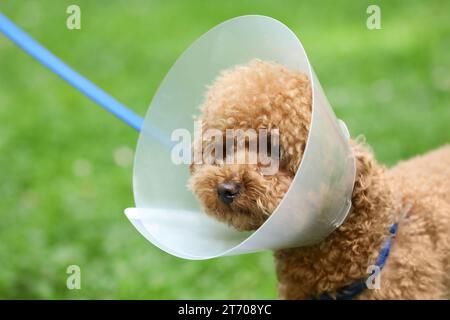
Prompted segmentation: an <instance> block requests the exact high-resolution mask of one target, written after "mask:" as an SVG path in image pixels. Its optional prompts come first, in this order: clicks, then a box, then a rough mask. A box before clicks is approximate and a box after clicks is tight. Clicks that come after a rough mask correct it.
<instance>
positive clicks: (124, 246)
mask: <svg viewBox="0 0 450 320" xmlns="http://www.w3.org/2000/svg"><path fill="white" fill-rule="evenodd" d="M70 4H77V5H79V6H80V8H81V30H68V29H67V28H66V19H67V17H68V15H67V14H66V8H67V6H68V5H70ZM369 4H377V5H379V6H380V8H381V25H382V29H381V30H368V29H367V27H366V19H367V17H368V14H367V13H366V8H367V6H368V5H369ZM0 11H2V12H3V13H4V14H6V15H7V16H8V17H9V18H10V19H12V20H13V21H14V22H16V23H17V24H18V25H19V26H21V27H23V28H24V29H25V30H26V31H27V32H29V33H30V34H31V35H32V36H33V37H35V38H36V39H37V40H39V41H40V42H42V43H43V44H44V45H45V46H46V47H47V48H48V49H50V50H51V51H52V52H54V53H55V54H56V55H58V56H59V57H61V58H62V59H63V60H64V61H65V62H67V63H68V64H69V65H71V66H72V67H74V68H75V69H76V70H78V71H79V72H80V73H81V74H83V75H85V76H87V77H88V78H89V79H91V80H92V81H94V82H95V83H96V84H98V85H99V86H100V87H102V88H104V89H105V90H106V91H107V92H109V93H111V94H112V95H113V96H115V97H116V98H118V99H119V100H120V101H122V102H123V103H125V104H126V105H128V106H130V107H132V108H133V109H134V110H136V111H137V112H138V113H140V114H142V115H143V114H144V113H145V111H146V108H147V106H148V105H149V103H150V101H151V98H152V95H153V93H154V92H155V90H156V88H157V86H158V84H159V83H160V81H161V80H162V78H163V76H164V75H165V73H166V72H167V71H168V69H169V68H170V66H171V65H172V63H173V62H174V61H175V59H176V58H177V57H178V55H180V54H181V53H182V51H183V50H184V49H185V48H186V47H187V46H188V45H189V44H190V43H191V42H192V41H194V40H195V39H196V38H197V37H198V36H200V35H201V34H202V33H204V32H206V31H207V30H208V29H210V28H211V27H213V26H214V25H216V24H218V23H220V22H222V21H224V20H226V19H228V18H231V17H234V16H238V15H244V14H263V15H269V16H272V17H275V18H277V19H279V20H281V21H282V22H284V23H285V24H287V25H288V26H289V27H290V28H292V29H293V30H294V31H295V32H296V33H297V35H298V36H299V37H300V38H301V39H302V42H303V44H304V46H305V48H306V50H307V52H308V54H309V56H310V59H311V61H312V64H313V65H314V67H315V70H316V73H317V74H318V77H319V79H320V80H321V83H322V86H323V87H324V90H325V92H326V93H327V95H328V98H329V100H330V102H331V104H332V105H333V107H334V108H335V111H336V113H337V114H338V116H340V117H341V118H343V119H345V121H346V122H347V124H348V125H349V128H350V131H351V133H352V135H357V134H364V135H365V136H366V137H367V141H368V142H369V143H370V144H371V145H372V146H373V148H374V150H375V152H376V154H377V156H378V158H379V160H380V161H382V162H384V163H386V164H389V165H391V164H394V163H396V162H397V161H399V160H401V159H405V158H408V157H410V156H413V155H415V154H419V153H423V152H425V151H427V150H430V149H433V148H435V147H437V146H439V145H441V144H444V143H448V142H450V129H449V127H450V126H449V123H450V107H449V106H450V92H449V90H450V53H449V52H450V51H449V50H450V20H449V18H448V13H449V12H450V2H449V1H353V3H352V4H350V2H349V1H320V3H319V2H318V1H299V0H296V1H264V0H255V1H249V0H246V1H234V0H233V1H137V0H127V1H106V0H97V1H92V0H89V1H88V0H86V1H75V0H71V1H66V0H62V1H61V0H58V1H56V0H52V1H50V0H39V1H36V0H23V1H14V0H10V1H8V0H0ZM136 139H137V133H136V132H135V131H134V130H132V129H130V128H129V127H127V126H126V125H124V124H122V123H121V122H120V121H118V120H117V119H115V118H114V117H112V116H111V115H109V114H108V113H106V112H105V111H103V110H102V109H100V108H99V107H98V106H96V105H95V104H93V103H92V102H90V101H89V100H88V99H87V98H85V97H84V96H82V95H81V94H80V93H78V92H77V91H76V90H75V89H73V88H72V87H70V86H69V85H67V84H66V83H65V82H63V81H62V80H60V79H59V78H58V77H57V76H55V75H54V74H52V73H51V72H49V71H48V70H47V69H45V68H43V67H42V66H41V65H40V64H38V63H37V62H36V61H34V60H33V59H32V58H30V57H29V56H27V55H26V54H25V53H23V52H22V51H20V50H19V49H18V48H17V47H16V46H14V45H13V44H12V43H11V42H10V41H8V40H7V39H6V38H5V37H4V36H3V35H0V214H1V216H0V298H51V299H55V298H73V299H79V298H101V299H103V298H126V299H133V298H136V299H144V298H145V299H170V298H188V299H189V298H192V299H194V298H199V299H202V298H204V299H206V298H213V299H215V298H235V299H241V298H254V299H260V298H261V299H262V298H275V297H276V296H277V294H276V277H275V274H274V267H273V258H272V254H271V253H268V252H267V253H260V254H252V255H243V256H238V257H227V258H221V259H215V260H211V261H185V260H181V259H178V258H175V257H172V256H169V255H168V254H166V253H163V252H161V251H160V250H159V249H157V248H155V247H153V246H151V245H150V244H149V243H147V241H145V240H144V238H142V237H141V236H140V235H139V234H138V233H137V232H136V230H135V229H134V228H133V227H132V226H131V224H130V223H129V222H128V221H127V219H126V218H125V216H124V215H123V209H124V208H126V207H129V206H133V197H132V187H131V176H132V152H133V149H134V147H135V143H136ZM71 264H76V265H79V266H80V268H81V279H82V280H81V286H82V288H81V290H68V289H67V288H66V278H67V274H66V268H67V267H68V266H69V265H71Z"/></svg>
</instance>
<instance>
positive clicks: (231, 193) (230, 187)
mask: <svg viewBox="0 0 450 320" xmlns="http://www.w3.org/2000/svg"><path fill="white" fill-rule="evenodd" d="M240 189H241V186H240V185H239V183H236V182H229V181H227V182H222V183H219V185H218V186H217V194H218V195H219V198H220V200H221V201H222V202H223V203H225V204H230V203H232V202H233V199H234V198H235V197H236V196H237V195H238V193H239V190H240Z"/></svg>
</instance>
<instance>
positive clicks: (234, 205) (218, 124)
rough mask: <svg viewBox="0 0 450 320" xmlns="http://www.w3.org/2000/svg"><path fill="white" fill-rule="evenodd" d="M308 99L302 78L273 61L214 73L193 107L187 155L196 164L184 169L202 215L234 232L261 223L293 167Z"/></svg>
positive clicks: (305, 129)
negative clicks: (197, 133) (198, 156)
mask: <svg viewBox="0 0 450 320" xmlns="http://www.w3.org/2000/svg"><path fill="white" fill-rule="evenodd" d="M311 100H312V99H311V86H310V80H309V79H308V77H307V76H305V75H304V74H301V73H298V72H294V71H291V70H288V69H286V68H285V67H283V66H281V65H279V64H276V63H269V62H263V61H260V60H255V61H252V62H250V63H248V64H246V65H242V66H237V67H235V68H233V69H230V70H226V71H224V72H222V73H221V75H220V76H219V77H218V78H217V79H216V80H215V82H214V83H213V84H212V86H210V87H209V89H208V92H207V95H206V99H205V102H204V103H203V105H202V107H201V110H202V114H201V116H200V119H199V120H201V123H202V131H203V136H202V137H201V139H200V141H194V149H196V150H194V152H196V151H198V150H199V149H200V150H201V153H202V161H201V163H194V164H192V165H191V167H190V170H191V174H192V176H191V178H190V180H189V187H190V188H191V190H192V191H193V192H194V194H195V195H196V196H197V197H198V199H199V200H200V202H201V204H202V206H203V208H204V210H205V211H206V213H208V214H209V215H212V216H213V217H215V218H216V219H218V220H220V221H223V222H226V223H227V224H229V225H231V226H233V227H235V228H236V229H238V230H255V229H257V228H258V227H259V226H261V224H262V223H264V221H265V220H266V219H267V217H268V216H269V215H270V214H271V213H272V212H273V211H274V210H275V208H276V207H277V205H278V204H279V202H280V200H281V199H282V198H283V196H284V195H285V193H286V191H287V190H288V188H289V185H290V183H291V181H292V179H293V177H294V175H295V173H296V171H297V169H298V166H299V164H300V161H301V158H302V155H303V151H304V148H305V144H306V140H307V136H308V129H309V124H310V120H311ZM205 132H209V133H211V132H213V134H205ZM264 136H265V137H264ZM242 137H243V139H240V138H242ZM238 140H239V141H238ZM230 141H231V143H230ZM218 142H220V143H219V144H218ZM233 142H234V143H233ZM212 146H213V147H212ZM255 146H256V147H255ZM219 149H220V150H219Z"/></svg>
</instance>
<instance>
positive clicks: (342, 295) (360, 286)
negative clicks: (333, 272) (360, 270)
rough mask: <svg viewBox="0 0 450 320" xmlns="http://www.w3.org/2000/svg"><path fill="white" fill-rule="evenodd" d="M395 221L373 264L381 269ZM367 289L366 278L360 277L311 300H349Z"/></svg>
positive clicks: (386, 255)
mask: <svg viewBox="0 0 450 320" xmlns="http://www.w3.org/2000/svg"><path fill="white" fill-rule="evenodd" d="M397 227H398V226H397V223H394V224H393V225H392V226H391V228H390V230H389V238H388V239H387V241H386V243H385V244H384V246H383V247H382V248H381V250H380V254H379V255H378V258H377V260H376V262H375V265H376V266H377V267H378V268H379V270H380V271H381V270H382V269H383V267H384V265H385V264H386V261H387V258H388V256H389V252H390V251H391V246H392V238H393V237H394V236H395V234H396V233H397ZM366 289H367V285H366V279H360V280H358V281H356V282H354V283H352V284H350V285H348V286H345V287H342V288H340V289H338V290H337V291H336V292H335V293H334V294H329V293H322V294H321V295H319V296H318V297H313V298H312V299H313V300H350V299H353V298H355V297H356V296H357V295H359V294H361V293H362V292H363V291H364V290H366Z"/></svg>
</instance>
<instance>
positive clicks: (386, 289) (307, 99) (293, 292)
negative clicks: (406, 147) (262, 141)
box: [189, 60, 450, 299]
mask: <svg viewBox="0 0 450 320" xmlns="http://www.w3.org/2000/svg"><path fill="white" fill-rule="evenodd" d="M200 119H201V120H202V125H203V127H204V129H208V128H215V129H219V130H221V131H222V132H225V130H226V129H235V128H241V129H248V128H253V129H255V130H256V129H259V128H267V129H270V128H277V129H279V132H280V143H279V145H280V149H281V150H280V165H279V170H278V171H277V172H276V173H275V174H273V175H263V174H261V172H260V170H259V169H260V168H259V164H258V163H256V164H253V165H250V164H224V163H210V164H194V165H192V166H191V173H192V176H191V179H190V182H189V186H190V188H191V189H192V190H193V192H194V193H195V195H196V196H197V197H198V199H199V200H200V202H201V203H202V205H203V207H204V210H205V212H206V213H207V214H209V215H211V216H213V217H215V218H216V219H218V220H220V221H223V222H225V223H227V224H229V225H231V226H233V227H234V228H236V229H238V230H255V229H257V228H258V227H259V226H260V225H261V224H262V223H264V221H265V220H266V219H267V217H268V216H269V215H270V214H271V213H272V212H273V211H274V210H275V208H276V207H277V205H278V203H279V202H280V200H281V199H282V198H283V196H284V194H285V192H286V191H287V189H288V187H289V185H290V183H291V181H292V179H293V177H294V175H295V173H296V171H297V168H298V166H299V164H300V161H301V158H302V155H303V151H304V148H305V144H306V140H307V136H308V127H309V123H310V120H311V87H310V81H309V79H308V78H307V77H306V76H305V75H303V74H300V73H297V72H293V71H290V70H288V69H286V68H284V67H283V66H281V65H279V64H276V63H269V62H263V61H259V60H256V61H252V62H250V63H248V64H247V65H242V66H237V67H235V68H233V69H230V70H227V71H225V72H223V73H222V74H221V75H220V76H219V77H218V78H217V79H216V81H215V82H214V83H213V84H212V86H211V87H209V89H208V93H207V96H206V99H205V102H204V104H203V105H202V114H201V117H200ZM202 143H205V144H207V143H208V142H207V141H206V142H203V141H202ZM351 143H352V146H353V150H354V154H355V157H356V163H357V169H356V170H357V171H356V175H357V177H356V181H355V185H354V190H353V195H352V211H351V213H350V214H349V216H348V217H347V219H346V221H345V222H344V223H343V224H342V225H341V226H340V227H339V228H338V229H336V230H335V231H334V232H333V233H331V234H330V235H329V236H328V237H327V238H326V239H325V240H323V241H322V242H320V243H318V244H316V245H313V246H309V247H298V248H291V249H283V250H279V251H276V252H275V260H276V269H277V274H278V280H279V293H280V296H281V297H282V298H286V299H309V298H313V297H317V296H318V295H320V294H322V293H328V294H330V295H331V296H332V295H333V293H334V292H336V291H337V290H338V289H339V288H342V287H344V286H346V285H349V284H351V283H353V282H355V281H358V280H360V279H365V278H367V277H368V273H367V269H368V266H370V265H372V264H374V261H375V260H376V259H377V257H378V255H379V253H380V249H381V247H382V246H383V244H384V243H385V241H386V238H387V237H388V236H389V228H390V227H391V225H392V224H393V223H397V224H398V232H397V234H396V237H395V239H393V244H392V248H391V252H390V255H389V257H388V260H387V263H386V265H385V267H384V268H383V270H382V271H381V273H380V288H379V289H373V290H370V289H365V290H364V291H363V292H362V293H361V294H359V295H358V296H357V297H356V298H357V299H448V298H450V146H449V145H447V146H445V147H442V148H441V149H439V150H436V151H433V152H431V153H428V154H426V155H424V156H420V157H417V158H414V159H411V160H409V161H406V162H402V163H400V164H398V165H397V166H396V167H394V168H391V169H386V168H385V167H383V166H382V165H380V164H378V163H377V161H376V160H375V158H374V156H373V154H372V152H371V151H370V149H369V148H367V147H366V146H364V145H363V143H357V142H355V141H351ZM224 188H225V190H226V191H227V192H228V193H227V195H226V196H227V198H226V199H225V200H227V201H224V197H223V196H221V190H222V189H224ZM299 214H300V215H301V212H300V213H299Z"/></svg>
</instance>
